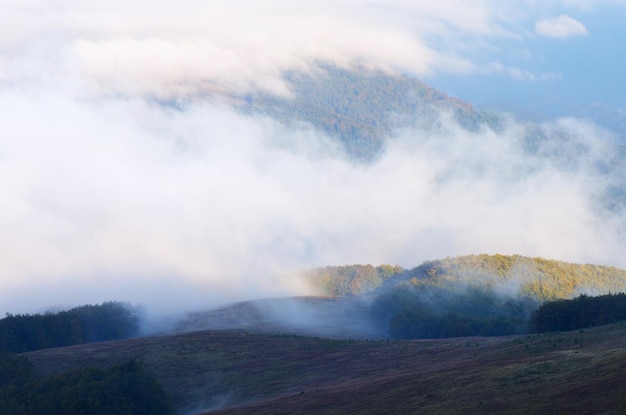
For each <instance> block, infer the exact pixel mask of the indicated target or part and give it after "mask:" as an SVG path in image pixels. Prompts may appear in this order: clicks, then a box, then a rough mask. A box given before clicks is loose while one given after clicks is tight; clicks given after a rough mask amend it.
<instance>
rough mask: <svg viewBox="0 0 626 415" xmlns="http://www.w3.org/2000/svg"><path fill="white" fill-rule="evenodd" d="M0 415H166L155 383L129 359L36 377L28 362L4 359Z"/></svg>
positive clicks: (0, 375) (165, 403) (0, 363)
mask: <svg viewBox="0 0 626 415" xmlns="http://www.w3.org/2000/svg"><path fill="white" fill-rule="evenodd" d="M0 413H2V414H6V415H12V414H15V415H17V414H20V415H42V414H45V415H57V414H58V415H66V414H72V415H113V414H115V415H143V414H145V415H168V414H171V413H172V408H171V405H170V403H169V401H168V399H167V396H166V395H165V393H164V392H163V389H162V388H161V386H160V385H159V383H158V382H157V381H156V379H155V378H154V377H153V376H151V375H148V374H147V373H145V371H144V370H143V367H142V365H141V364H140V363H139V362H137V361H135V360H131V361H128V362H126V363H124V364H121V365H118V366H114V367H111V368H110V369H108V370H104V369H100V368H96V367H87V368H83V369H80V370H76V371H73V372H69V373H65V374H61V375H57V376H54V377H49V378H37V377H36V376H35V374H34V371H33V368H32V365H30V363H29V362H28V360H27V359H26V358H24V357H19V356H12V355H2V356H0Z"/></svg>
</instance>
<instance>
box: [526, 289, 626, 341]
mask: <svg viewBox="0 0 626 415" xmlns="http://www.w3.org/2000/svg"><path fill="white" fill-rule="evenodd" d="M619 321H626V294H624V293H620V294H607V295H601V296H597V297H589V296H587V295H581V296H579V297H577V298H575V299H571V300H557V301H549V302H546V303H544V304H542V305H541V306H540V307H539V308H538V309H537V310H536V311H535V312H533V314H532V316H531V319H530V324H531V328H532V330H533V331H534V332H546V331H571V330H577V329H581V328H586V327H593V326H599V325H603V324H610V323H616V322H619Z"/></svg>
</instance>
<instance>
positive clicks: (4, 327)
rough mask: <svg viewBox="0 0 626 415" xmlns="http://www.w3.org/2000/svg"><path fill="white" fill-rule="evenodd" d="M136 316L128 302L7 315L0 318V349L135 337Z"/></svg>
mask: <svg viewBox="0 0 626 415" xmlns="http://www.w3.org/2000/svg"><path fill="white" fill-rule="evenodd" d="M138 333H139V316H138V315H137V311H136V309H135V308H134V307H133V306H132V305H131V304H129V303H123V302H116V301H110V302H105V303H102V304H99V305H84V306H80V307H76V308H72V309H71V310H67V311H61V312H58V313H50V312H48V313H45V314H16V315H13V314H9V313H7V314H6V316H5V318H3V319H0V351H5V352H13V353H22V352H28V351H33V350H38V349H44V348H49V347H62V346H70V345H73V344H81V343H91V342H97V341H104V340H116V339H124V338H129V337H134V336H137V335H138Z"/></svg>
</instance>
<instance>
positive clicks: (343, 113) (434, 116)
mask: <svg viewBox="0 0 626 415" xmlns="http://www.w3.org/2000/svg"><path fill="white" fill-rule="evenodd" d="M285 77H286V80H287V81H288V82H289V85H290V89H291V92H292V93H293V96H292V97H288V98H279V97H275V96H271V95H250V96H247V97H245V100H244V102H245V104H243V105H242V108H243V109H244V110H247V111H256V112H260V113H263V114H266V115H269V116H271V117H273V118H275V119H277V120H279V121H281V122H284V123H292V124H293V123H298V122H306V123H309V124H310V125H313V126H314V127H316V128H317V129H319V130H321V131H323V132H324V133H326V134H328V135H329V136H331V137H335V138H337V139H338V140H339V141H340V142H341V143H342V144H343V146H344V147H345V149H346V150H347V152H348V153H349V154H351V155H353V156H355V157H357V158H359V159H364V160H369V159H371V158H372V157H374V156H375V155H376V154H377V153H378V152H379V151H380V150H381V149H382V147H383V146H384V143H385V141H386V140H388V139H389V138H390V137H389V136H390V134H392V132H393V130H394V129H396V128H403V127H416V128H419V129H420V130H422V131H425V132H427V131H436V130H438V129H440V128H441V120H440V115H441V114H442V113H445V114H448V115H449V116H450V117H451V118H452V119H453V120H455V121H456V122H457V123H459V125H460V126H462V127H463V128H465V129H467V130H469V131H476V130H477V129H479V128H480V127H481V126H488V127H490V128H493V129H499V128H501V124H502V122H503V120H502V118H501V117H500V116H498V115H495V114H493V113H489V112H486V111H480V110H477V109H475V108H474V107H473V106H472V105H471V104H470V103H468V102H465V101H462V100H460V99H457V98H453V97H450V96H448V95H446V94H444V93H442V92H440V91H438V90H436V89H434V88H431V87H429V86H428V85H426V84H425V83H423V82H421V81H419V80H417V79H415V78H410V77H408V76H397V75H396V76H394V75H390V74H386V73H384V72H379V71H369V70H365V69H363V68H361V69H353V70H349V69H342V68H338V67H334V66H329V65H322V66H320V67H319V68H318V69H317V70H315V71H312V72H296V71H292V72H289V73H287V74H285Z"/></svg>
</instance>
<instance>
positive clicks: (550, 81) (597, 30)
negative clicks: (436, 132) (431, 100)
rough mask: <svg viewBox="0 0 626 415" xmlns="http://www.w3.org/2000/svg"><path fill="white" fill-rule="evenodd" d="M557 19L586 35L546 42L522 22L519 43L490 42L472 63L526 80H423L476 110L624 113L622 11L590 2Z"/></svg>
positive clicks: (445, 76) (491, 76)
mask: <svg viewBox="0 0 626 415" xmlns="http://www.w3.org/2000/svg"><path fill="white" fill-rule="evenodd" d="M605 3H608V2H605ZM554 12H555V13H560V14H556V15H547V16H548V17H547V18H548V19H550V18H554V17H557V16H563V15H564V16H569V17H570V18H572V19H575V20H576V21H578V22H580V23H581V24H582V25H583V26H584V28H585V29H586V33H585V34H571V35H569V36H564V37H550V36H546V35H545V34H541V33H538V32H537V30H536V28H535V24H536V21H537V20H542V18H541V17H538V16H537V17H536V19H535V20H533V19H527V20H524V21H522V22H520V29H521V30H518V31H517V34H518V37H516V38H514V39H492V40H491V42H490V44H489V47H486V48H484V49H482V50H480V51H479V53H477V54H476V55H474V56H471V57H470V59H472V60H474V61H475V62H476V63H477V64H479V65H481V64H482V65H484V66H488V65H489V63H490V62H496V61H497V62H499V63H501V64H502V65H503V66H506V67H510V68H516V69H519V70H520V71H522V72H524V73H528V74H529V76H528V77H515V76H512V75H511V74H507V73H494V72H491V73H485V74H480V73H470V74H450V73H436V74H434V75H433V76H431V77H427V78H426V80H427V82H429V83H430V84H431V85H433V86H435V87H438V88H440V89H442V90H444V91H446V92H448V93H449V94H452V95H455V96H458V97H461V98H464V99H467V100H470V101H472V102H475V103H477V104H489V103H498V102H505V103H510V104H513V105H519V106H523V107H527V108H530V109H535V110H537V111H542V110H551V111H554V112H559V108H560V107H561V110H562V109H563V108H565V109H568V108H567V107H568V106H586V105H589V104H592V103H597V102H601V103H605V104H609V105H612V106H615V107H617V108H624V107H626V83H625V82H624V73H625V71H626V56H625V55H624V53H622V51H624V50H626V18H625V17H626V7H624V5H619V4H604V5H603V4H602V3H600V2H596V3H592V2H590V3H589V5H588V6H587V8H571V7H570V8H568V7H563V8H562V9H560V10H557V9H554Z"/></svg>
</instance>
